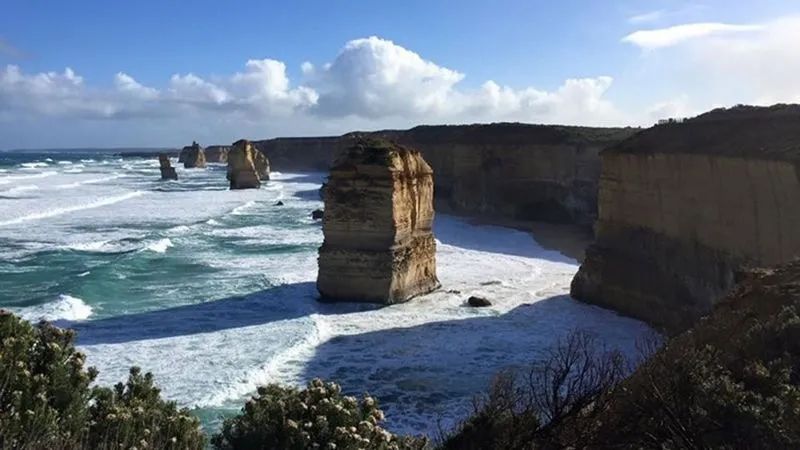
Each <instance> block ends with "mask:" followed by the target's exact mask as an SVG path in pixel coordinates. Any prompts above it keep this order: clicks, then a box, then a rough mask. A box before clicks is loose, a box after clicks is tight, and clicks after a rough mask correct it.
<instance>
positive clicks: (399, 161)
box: [317, 138, 439, 304]
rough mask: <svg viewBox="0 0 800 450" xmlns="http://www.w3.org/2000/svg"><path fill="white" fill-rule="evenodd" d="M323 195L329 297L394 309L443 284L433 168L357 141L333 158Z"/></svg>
mask: <svg viewBox="0 0 800 450" xmlns="http://www.w3.org/2000/svg"><path fill="white" fill-rule="evenodd" d="M324 196H325V215H324V218H323V223H322V231H323V234H324V237H325V239H324V242H323V244H322V247H320V249H319V274H318V277H317V289H318V290H319V292H320V294H321V296H322V297H323V299H325V300H340V301H364V302H377V303H384V304H392V303H398V302H403V301H406V300H408V299H410V298H412V297H414V296H416V295H421V294H425V293H428V292H431V291H432V290H434V289H436V288H437V287H438V286H439V280H438V279H437V277H436V242H435V240H434V238H433V231H432V228H431V227H432V225H433V216H434V211H433V170H431V167H430V166H429V165H428V163H427V162H425V160H424V159H423V158H422V156H421V155H420V153H419V152H418V151H415V150H412V149H409V148H406V147H402V146H399V145H397V144H394V143H391V142H389V141H384V140H377V139H366V138H356V139H355V140H354V141H353V142H352V145H351V146H350V147H349V148H346V149H345V150H344V151H343V152H342V153H341V154H340V156H339V157H338V158H337V159H336V160H335V161H334V164H333V166H332V167H331V172H330V177H329V179H328V183H327V187H326V189H325V191H324Z"/></svg>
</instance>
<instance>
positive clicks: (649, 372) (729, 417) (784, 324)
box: [449, 261, 800, 449]
mask: <svg viewBox="0 0 800 450" xmlns="http://www.w3.org/2000/svg"><path fill="white" fill-rule="evenodd" d="M578 373H582V372H581V371H580V370H579V371H578ZM529 379H532V380H535V378H529ZM544 386H545V387H546V386H547V385H546V384H545V385H544ZM526 389H527V390H523V392H531V390H533V392H538V391H537V390H541V385H540V384H537V383H534V384H532V385H529V386H527V387H526ZM499 392H500V393H501V394H502V395H498V394H496V393H492V394H491V396H490V398H495V399H496V398H499V399H500V400H504V401H507V400H505V399H508V398H515V397H513V396H512V395H516V392H518V391H517V390H514V389H501V390H500V391H499ZM547 392H551V393H553V395H554V396H553V398H556V399H557V398H561V396H562V395H563V393H564V392H569V390H563V389H560V390H559V389H555V390H554V389H549V390H547ZM559 393H561V394H559ZM522 398H525V397H524V396H523V397H522ZM596 398H597V399H598V402H597V403H591V404H590V406H589V407H587V408H573V409H572V410H570V411H567V413H566V416H564V417H561V418H560V419H559V420H558V421H557V422H556V424H555V426H553V425H545V427H546V428H549V430H548V432H547V433H542V432H540V431H538V430H541V429H542V426H543V425H542V423H539V422H537V421H536V420H534V419H535V418H541V417H546V415H543V411H544V410H543V409H542V408H541V407H536V408H533V409H532V410H531V409H530V408H528V409H527V410H526V409H522V411H532V412H530V413H529V414H527V415H520V414H513V413H508V412H505V413H502V414H500V413H496V412H495V410H494V409H491V408H489V409H482V410H480V411H479V412H478V414H476V415H475V416H474V417H473V418H471V419H469V421H468V422H467V424H478V425H480V427H476V426H470V427H465V428H464V429H463V430H462V432H461V434H460V435H457V436H455V437H452V438H451V441H454V440H456V442H457V440H458V439H460V440H461V441H462V442H464V441H466V442H481V441H480V439H484V441H483V442H486V441H485V440H486V439H489V441H488V444H487V445H483V446H482V447H480V448H485V449H501V448H502V449H507V448H520V449H523V448H525V449H532V448H554V447H557V448H563V447H572V448H659V449H684V448H697V449H700V448H703V449H706V448H708V449H710V448H719V449H725V448H763V449H775V448H800V261H798V262H793V263H790V264H788V265H785V266H782V267H778V268H776V269H773V270H762V271H756V272H753V273H751V274H750V275H748V276H747V277H746V278H745V279H744V280H743V282H742V283H741V284H740V285H738V287H737V288H736V290H735V291H734V292H733V293H732V294H731V295H730V296H729V297H727V298H726V299H724V300H723V301H722V302H721V303H720V304H719V305H718V306H717V307H716V308H715V310H714V312H713V313H712V314H711V315H710V316H709V317H708V318H707V319H705V320H704V321H702V322H700V323H699V324H698V325H696V326H695V327H694V328H693V329H692V330H690V331H688V332H686V333H684V334H682V335H680V336H678V337H676V338H673V339H671V340H669V341H668V342H667V343H666V344H665V345H664V346H663V347H662V348H661V349H660V350H658V351H657V352H655V353H654V355H653V356H652V357H651V358H650V359H649V360H648V361H647V362H646V363H644V364H643V365H642V366H641V367H639V368H638V369H637V370H636V371H635V372H634V373H633V374H632V375H631V376H630V377H628V378H627V379H626V380H625V381H623V382H622V383H620V384H619V385H617V386H616V387H611V388H609V389H608V390H607V391H605V392H604V393H598V394H597V395H596ZM497 403H498V401H494V403H489V404H490V405H492V404H497ZM499 403H500V404H502V402H499ZM512 404H515V403H512ZM523 404H524V403H523ZM598 406H600V408H599V409H598ZM508 410H509V409H508V408H505V410H504V411H508ZM501 411H503V410H501ZM545 423H546V422H545ZM532 430H533V431H532ZM470 433H471V434H470ZM497 436H500V437H501V438H503V437H507V436H527V439H524V440H516V441H513V442H511V444H510V445H507V444H508V442H507V441H497ZM506 439H507V438H506ZM497 442H500V444H496V443H497ZM449 448H458V447H449ZM462 448H463V447H462Z"/></svg>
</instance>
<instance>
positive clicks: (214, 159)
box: [204, 145, 231, 163]
mask: <svg viewBox="0 0 800 450" xmlns="http://www.w3.org/2000/svg"><path fill="white" fill-rule="evenodd" d="M230 151H231V146H230V145H209V146H208V147H206V148H205V150H204V153H205V154H206V162H209V163H226V162H228V153H229V152H230Z"/></svg>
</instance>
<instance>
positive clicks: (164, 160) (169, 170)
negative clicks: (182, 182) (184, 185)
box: [158, 153, 178, 180]
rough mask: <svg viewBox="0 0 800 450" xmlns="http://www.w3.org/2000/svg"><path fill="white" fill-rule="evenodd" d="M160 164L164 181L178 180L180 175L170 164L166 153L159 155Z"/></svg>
mask: <svg viewBox="0 0 800 450" xmlns="http://www.w3.org/2000/svg"><path fill="white" fill-rule="evenodd" d="M158 163H159V164H160V165H161V179H162V180H177V179H178V174H177V172H175V168H174V167H172V165H171V164H170V163H169V156H167V154H166V153H161V154H159V155H158Z"/></svg>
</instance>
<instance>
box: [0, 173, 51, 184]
mask: <svg viewBox="0 0 800 450" xmlns="http://www.w3.org/2000/svg"><path fill="white" fill-rule="evenodd" d="M57 173H58V172H55V171H52V170H51V171H46V172H39V173H36V174H33V175H12V176H8V177H2V178H0V184H8V183H11V182H12V181H13V182H17V181H25V180H32V179H37V178H46V177H51V176H53V175H55V174H57Z"/></svg>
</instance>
